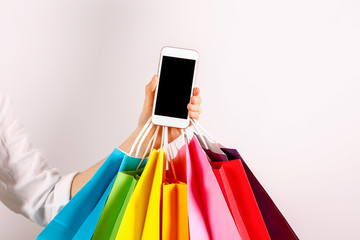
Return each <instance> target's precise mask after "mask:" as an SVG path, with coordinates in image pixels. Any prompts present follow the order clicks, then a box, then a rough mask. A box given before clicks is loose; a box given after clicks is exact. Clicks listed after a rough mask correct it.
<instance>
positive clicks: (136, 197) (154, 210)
mask: <svg viewBox="0 0 360 240" xmlns="http://www.w3.org/2000/svg"><path fill="white" fill-rule="evenodd" d="M164 163H165V162H164V151H163V149H160V150H159V152H157V151H156V150H153V151H152V154H151V155H150V158H149V160H148V163H147V164H146V167H145V169H144V172H143V174H142V176H141V178H140V180H139V182H138V184H137V186H136V187H135V190H134V192H133V194H132V196H131V198H130V201H129V203H128V206H127V208H126V210H125V213H124V216H123V219H122V221H121V223H120V227H119V230H118V232H117V235H116V239H134V240H136V239H160V216H161V215H160V206H161V205H160V204H161V186H162V184H163V179H164V167H165V166H164Z"/></svg>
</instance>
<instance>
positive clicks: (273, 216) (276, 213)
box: [222, 148, 299, 240]
mask: <svg viewBox="0 0 360 240" xmlns="http://www.w3.org/2000/svg"><path fill="white" fill-rule="evenodd" d="M222 150H223V152H224V153H225V154H226V155H227V157H228V158H229V160H231V161H230V162H232V161H241V163H242V165H243V167H244V170H245V172H246V175H247V178H248V179H249V183H250V185H251V188H252V190H253V192H254V196H255V198H256V201H257V203H258V206H259V209H260V211H261V214H262V216H263V218H264V221H265V224H266V227H267V229H268V232H269V235H270V237H271V239H272V240H283V239H287V240H298V239H299V238H298V237H297V236H296V234H295V232H294V231H293V230H292V228H291V226H290V225H289V223H288V222H287V221H286V219H285V217H284V216H283V215H282V213H281V212H280V210H279V209H278V208H277V207H276V205H275V203H274V202H273V200H272V199H271V197H270V196H269V195H268V194H267V192H266V191H265V189H264V188H263V186H262V185H261V184H260V182H259V181H258V180H257V178H256V177H255V175H254V174H253V173H252V171H251V170H250V168H249V167H248V166H247V164H246V163H245V161H244V160H243V159H242V157H241V156H240V154H239V153H238V151H237V150H236V149H230V148H222Z"/></svg>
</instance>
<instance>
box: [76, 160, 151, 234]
mask: <svg viewBox="0 0 360 240" xmlns="http://www.w3.org/2000/svg"><path fill="white" fill-rule="evenodd" d="M140 161H141V159H140V158H134V157H131V156H125V157H124V159H123V161H122V162H121V165H120V168H119V172H118V174H117V175H116V176H115V177H114V180H113V181H112V183H111V184H110V185H109V187H108V189H107V191H106V193H104V195H103V197H102V198H101V199H100V201H99V202H98V203H97V205H96V207H95V208H94V210H93V211H92V212H91V214H90V215H89V217H88V218H87V219H86V220H85V221H84V223H83V224H82V226H81V227H80V229H79V230H78V232H77V233H76V234H75V236H74V238H73V239H75V240H77V239H78V240H84V239H91V237H92V236H93V233H94V231H95V229H96V227H97V225H98V224H99V221H100V219H101V222H100V225H102V226H101V229H102V231H101V233H104V232H107V233H108V235H107V236H108V237H109V235H110V234H111V230H112V229H110V230H109V226H110V222H109V220H110V218H109V219H108V213H114V210H115V209H114V207H112V209H111V210H110V209H109V206H107V204H108V201H109V198H110V199H111V200H113V198H114V195H117V193H118V192H120V193H122V195H123V196H126V195H127V193H128V191H129V188H128V185H119V184H120V183H124V182H123V181H124V180H128V181H127V183H129V184H132V182H129V181H130V179H134V176H132V174H133V175H140V174H141V172H142V168H143V166H144V165H145V164H146V161H142V165H141V167H142V168H141V169H140V170H135V169H136V168H137V166H138V164H139V163H140ZM124 175H125V176H128V177H127V178H126V177H125V176H124ZM134 181H135V180H134ZM124 184H125V183H124ZM120 187H124V189H122V188H120ZM129 187H130V185H129ZM110 190H111V191H110ZM117 200H118V199H117ZM120 204H121V203H120V202H119V203H118V204H117V205H116V206H115V207H118V206H119V205H120ZM120 208H121V207H120ZM104 210H105V212H104ZM109 210H110V211H109ZM103 214H104V215H105V216H103V217H102V218H101V215H103ZM104 219H106V224H104V222H103V221H104ZM115 220H116V219H115ZM106 230H108V231H106ZM108 237H107V238H108ZM107 238H102V239H107Z"/></svg>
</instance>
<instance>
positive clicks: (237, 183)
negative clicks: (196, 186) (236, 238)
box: [211, 160, 270, 240]
mask: <svg viewBox="0 0 360 240" xmlns="http://www.w3.org/2000/svg"><path fill="white" fill-rule="evenodd" d="M211 165H212V167H213V172H214V174H215V176H216V178H217V180H218V183H219V185H220V187H221V190H222V192H223V194H224V197H225V199H226V201H227V204H228V206H229V208H230V210H231V213H232V215H233V218H234V221H235V223H236V226H237V228H238V231H239V233H240V236H241V237H242V238H243V239H257V240H258V239H259V240H262V239H266V240H267V239H269V240H270V236H269V233H268V231H267V228H266V225H265V223H264V220H263V217H262V215H261V212H260V210H259V207H258V205H257V202H256V199H255V197H254V193H253V191H252V189H251V186H250V183H249V181H248V179H247V176H246V173H245V170H244V168H243V166H242V164H241V161H240V160H233V161H226V162H211Z"/></svg>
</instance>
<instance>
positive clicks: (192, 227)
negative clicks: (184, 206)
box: [180, 137, 241, 240]
mask: <svg viewBox="0 0 360 240" xmlns="http://www.w3.org/2000/svg"><path fill="white" fill-rule="evenodd" d="M183 148H185V151H186V170H187V171H186V173H187V184H188V213H189V231H190V238H191V239H215V240H223V239H241V237H240V235H239V232H238V230H237V228H236V226H235V222H234V220H233V218H232V215H231V213H230V210H229V208H228V206H227V204H226V201H225V198H224V196H223V194H222V192H221V189H220V187H219V185H218V183H217V180H216V177H215V175H214V173H213V171H212V168H211V166H210V163H209V161H208V159H207V156H206V154H205V153H204V151H203V150H202V148H201V146H200V144H199V142H198V140H197V138H196V137H193V138H192V139H191V141H190V143H189V144H185V146H184V147H183ZM180 150H181V149H180Z"/></svg>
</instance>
